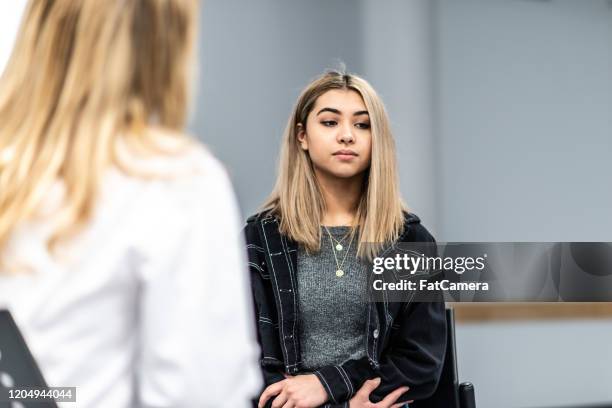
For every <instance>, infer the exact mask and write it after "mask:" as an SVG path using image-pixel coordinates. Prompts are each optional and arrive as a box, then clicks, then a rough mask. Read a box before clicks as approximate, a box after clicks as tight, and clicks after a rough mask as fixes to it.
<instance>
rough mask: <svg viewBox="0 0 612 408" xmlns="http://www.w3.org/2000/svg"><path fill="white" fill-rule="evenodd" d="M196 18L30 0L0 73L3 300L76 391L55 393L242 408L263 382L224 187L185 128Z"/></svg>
mask: <svg viewBox="0 0 612 408" xmlns="http://www.w3.org/2000/svg"><path fill="white" fill-rule="evenodd" d="M197 15H198V7H197V1H196V0H97V1H96V0H32V1H31V2H30V3H29V5H28V6H27V9H26V11H25V17H24V20H23V22H22V25H21V29H20V32H19V35H18V39H17V43H16V46H15V49H14V52H13V55H12V57H11V60H10V62H9V64H8V66H7V68H6V70H5V72H4V74H3V76H2V79H1V80H0V309H3V308H8V309H9V310H10V312H11V313H12V314H13V316H14V318H15V321H16V322H17V324H18V326H19V328H20V329H21V331H22V333H23V335H24V337H25V340H26V342H27V344H28V345H29V347H30V349H31V351H32V353H33V355H34V357H35V359H36V361H37V363H38V365H39V366H40V369H41V371H42V374H43V376H44V377H45V379H46V382H47V383H48V384H49V385H50V386H56V387H76V388H77V394H76V405H75V404H73V403H66V404H65V405H61V406H64V407H72V406H79V407H105V408H107V407H113V408H128V407H129V408H132V407H232V408H233V407H247V406H250V404H251V403H250V400H251V398H252V397H253V395H254V394H255V393H256V392H257V390H258V389H259V387H260V379H259V375H258V369H257V358H256V357H257V343H256V342H255V335H254V334H255V333H251V328H252V322H251V317H250V316H251V313H250V310H249V309H250V307H251V302H249V301H248V297H247V293H248V278H247V275H246V271H247V266H246V259H245V256H244V243H243V242H242V240H241V239H239V237H238V234H236V233H235V232H236V231H237V230H238V229H239V228H240V223H239V217H238V211H237V206H236V202H235V199H234V195H233V192H232V188H231V185H230V183H229V180H228V177H227V175H226V173H225V171H224V169H223V168H222V166H221V165H220V163H219V162H218V161H217V160H216V159H215V158H214V157H212V156H211V155H210V154H209V153H208V152H207V151H206V150H205V149H204V148H203V147H202V146H200V145H199V144H198V143H196V142H195V139H192V138H190V137H188V136H186V135H185V134H183V133H182V128H183V124H184V119H185V113H186V110H187V99H188V92H187V90H188V89H189V81H188V79H189V76H188V73H189V70H190V66H191V63H190V61H191V60H192V49H193V42H194V38H195V30H196V27H195V24H196V21H195V17H196V16H197ZM211 197H214V200H211ZM224 288H225V289H224ZM227 288H231V291H232V292H235V291H238V292H240V293H242V291H244V294H245V296H230V295H229V292H228V291H229V290H230V289H227ZM1 357H6V356H0V358H1ZM5 360H6V359H5ZM2 374H3V375H2V376H0V377H1V378H0V380H1V381H2V382H3V384H4V385H7V383H10V379H7V378H9V377H7V375H6V373H2ZM0 405H3V404H0Z"/></svg>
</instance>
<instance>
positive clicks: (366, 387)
mask: <svg viewBox="0 0 612 408" xmlns="http://www.w3.org/2000/svg"><path fill="white" fill-rule="evenodd" d="M379 385H380V378H379V377H377V378H373V379H371V380H366V382H364V383H363V384H362V385H361V388H360V389H359V390H358V391H357V394H359V395H363V396H369V395H370V394H371V393H372V391H374V390H375V389H376V387H378V386H379Z"/></svg>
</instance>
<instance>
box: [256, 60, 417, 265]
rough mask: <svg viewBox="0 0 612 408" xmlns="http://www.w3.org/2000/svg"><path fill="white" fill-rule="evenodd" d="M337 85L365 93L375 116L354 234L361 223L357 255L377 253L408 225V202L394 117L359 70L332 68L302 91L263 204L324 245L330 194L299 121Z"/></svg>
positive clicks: (285, 228) (286, 225)
mask: <svg viewBox="0 0 612 408" xmlns="http://www.w3.org/2000/svg"><path fill="white" fill-rule="evenodd" d="M332 89H349V90H353V91H356V92H357V93H359V95H361V97H362V98H363V101H364V103H365V106H366V108H367V110H368V113H369V116H370V126H371V132H372V160H371V164H370V167H369V169H368V170H367V175H366V177H365V181H364V186H363V193H362V196H361V199H360V201H359V205H358V208H357V216H356V223H355V225H353V229H352V232H351V233H352V234H355V233H356V231H357V227H358V228H359V239H358V250H357V255H358V256H359V257H360V258H362V259H372V258H373V257H374V256H375V255H376V253H377V252H378V251H379V250H380V248H381V247H382V246H383V245H384V244H386V243H391V242H393V241H395V240H396V239H397V238H398V237H399V235H400V234H401V233H402V231H403V226H404V214H403V211H404V209H405V206H404V204H403V202H402V200H401V197H400V192H399V186H398V174H397V173H398V172H397V163H396V157H395V142H394V140H393V136H392V134H391V127H390V124H389V118H388V116H387V113H386V111H385V107H384V105H383V103H382V100H381V99H380V97H379V96H378V95H377V94H376V91H375V90H374V89H373V88H372V86H371V85H370V84H369V83H368V82H367V81H365V80H364V79H363V78H360V77H359V76H357V75H354V74H347V73H345V72H343V71H329V72H327V73H325V74H323V75H321V76H320V77H318V78H317V79H315V80H314V81H313V82H311V83H310V84H309V85H308V86H306V88H305V89H304V90H303V91H302V93H301V95H300V96H299V98H298V100H297V103H296V105H295V107H294V109H293V112H292V113H291V116H290V118H289V122H288V123H287V127H286V129H285V132H284V135H283V142H282V147H281V154H280V163H279V167H278V177H277V180H276V185H275V187H274V190H273V191H272V194H271V195H270V197H268V199H267V200H266V202H265V204H264V206H263V208H264V209H265V210H268V211H270V213H271V214H274V215H276V216H278V218H280V232H281V233H282V234H284V235H286V236H288V237H289V238H291V239H293V240H294V241H296V242H299V243H300V244H302V245H304V247H305V248H306V249H307V250H308V251H309V252H317V251H319V250H320V243H321V227H320V225H321V220H322V217H323V213H324V211H325V200H324V198H323V194H322V192H321V189H320V187H319V184H318V182H317V178H316V176H315V173H314V170H313V165H312V162H311V160H310V156H309V154H308V152H306V151H304V150H303V149H301V148H300V145H299V143H298V139H297V134H298V124H302V125H303V126H304V127H305V126H306V120H307V118H308V114H309V113H310V112H311V111H312V109H313V107H314V105H315V103H316V101H317V98H319V96H321V95H323V94H324V93H325V92H327V91H329V90H332Z"/></svg>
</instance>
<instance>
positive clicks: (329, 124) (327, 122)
mask: <svg viewBox="0 0 612 408" xmlns="http://www.w3.org/2000/svg"><path fill="white" fill-rule="evenodd" d="M337 123H338V122H336V121H335V120H323V121H321V124H322V125H323V126H327V127H332V126H336V124H337Z"/></svg>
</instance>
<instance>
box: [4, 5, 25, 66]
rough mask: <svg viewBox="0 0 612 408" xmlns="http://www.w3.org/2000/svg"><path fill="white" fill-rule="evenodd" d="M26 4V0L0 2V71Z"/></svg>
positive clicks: (8, 53)
mask: <svg viewBox="0 0 612 408" xmlns="http://www.w3.org/2000/svg"><path fill="white" fill-rule="evenodd" d="M25 5H26V0H11V1H2V2H0V27H1V29H0V72H2V71H3V70H4V66H5V65H6V61H7V60H8V58H9V56H10V53H11V50H12V49H13V43H14V41H15V36H16V35H17V28H18V26H19V22H20V20H21V16H22V14H23V10H24V8H25Z"/></svg>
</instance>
